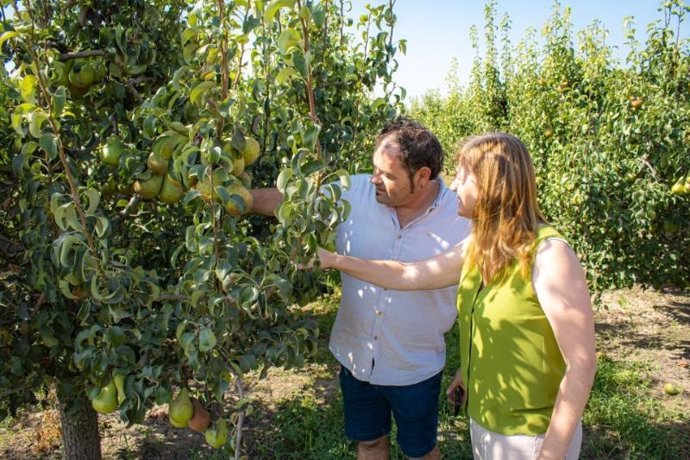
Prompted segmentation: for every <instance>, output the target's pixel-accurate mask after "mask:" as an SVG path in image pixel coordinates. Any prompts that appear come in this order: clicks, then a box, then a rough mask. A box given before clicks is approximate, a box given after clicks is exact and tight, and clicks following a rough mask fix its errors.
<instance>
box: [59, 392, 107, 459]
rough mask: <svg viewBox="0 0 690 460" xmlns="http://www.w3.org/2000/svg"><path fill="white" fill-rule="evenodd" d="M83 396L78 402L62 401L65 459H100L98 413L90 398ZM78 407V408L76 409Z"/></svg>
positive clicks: (63, 454) (63, 451) (61, 415)
mask: <svg viewBox="0 0 690 460" xmlns="http://www.w3.org/2000/svg"><path fill="white" fill-rule="evenodd" d="M75 397H77V398H81V401H79V402H78V403H77V404H74V402H75V401H70V404H69V406H71V407H70V408H69V409H68V408H67V407H68V404H67V401H60V404H59V405H60V421H61V422H62V458H64V459H65V460H100V458H101V436H100V434H99V433H98V414H97V413H96V411H94V410H93V408H92V407H91V403H90V401H89V400H88V398H86V397H84V396H75ZM75 407H76V409H75Z"/></svg>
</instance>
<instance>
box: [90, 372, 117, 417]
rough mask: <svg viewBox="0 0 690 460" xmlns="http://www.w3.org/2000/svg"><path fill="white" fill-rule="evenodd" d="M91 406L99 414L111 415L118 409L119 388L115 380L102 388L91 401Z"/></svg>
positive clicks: (111, 380)
mask: <svg viewBox="0 0 690 460" xmlns="http://www.w3.org/2000/svg"><path fill="white" fill-rule="evenodd" d="M91 405H92V406H93V408H94V410H95V411H96V412H98V413H99V414H109V413H110V412H112V411H114V410H115V409H117V387H116V386H115V382H114V381H113V379H110V381H108V384H107V385H106V386H104V387H103V388H101V390H100V391H99V392H98V394H97V395H96V397H94V398H93V399H92V400H91Z"/></svg>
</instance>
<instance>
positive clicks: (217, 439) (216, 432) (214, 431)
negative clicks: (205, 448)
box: [204, 418, 228, 449]
mask: <svg viewBox="0 0 690 460" xmlns="http://www.w3.org/2000/svg"><path fill="white" fill-rule="evenodd" d="M204 438H206V442H207V443H208V445H209V446H211V447H213V448H214V449H220V448H221V447H223V445H224V444H225V442H226V441H227V440H228V423H227V422H226V421H225V419H222V418H221V419H218V420H216V423H214V425H213V427H211V428H207V429H206V431H204Z"/></svg>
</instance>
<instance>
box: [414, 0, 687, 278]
mask: <svg viewBox="0 0 690 460" xmlns="http://www.w3.org/2000/svg"><path fill="white" fill-rule="evenodd" d="M661 11H662V12H663V17H664V19H663V21H659V22H657V23H655V24H652V25H650V27H649V28H648V38H647V42H646V45H645V46H644V47H643V48H640V47H639V44H637V43H635V42H634V39H633V38H634V28H633V24H634V23H633V22H632V20H629V21H628V22H627V27H628V29H627V32H628V45H629V46H630V54H629V55H628V57H627V59H626V62H625V64H623V65H621V64H620V63H619V62H617V61H616V60H615V59H614V58H613V57H612V54H613V53H612V50H611V48H610V46H608V45H607V44H606V42H605V36H606V31H605V30H604V29H603V28H602V27H601V25H600V24H598V23H594V24H592V25H591V26H590V27H588V28H587V29H585V30H583V31H580V32H579V33H578V35H577V46H576V45H575V37H574V36H573V31H572V25H571V22H570V10H569V9H568V8H566V9H565V10H563V11H562V10H561V8H560V5H559V4H558V2H554V9H553V16H552V18H551V19H550V21H549V22H548V23H547V24H546V25H545V26H544V27H543V37H542V38H543V44H539V43H538V40H537V39H536V37H535V36H534V33H533V32H529V33H528V34H527V36H526V38H525V39H524V40H523V41H522V42H520V43H519V44H518V45H517V46H514V47H513V46H512V45H511V44H510V43H509V42H508V40H507V38H506V37H507V32H508V24H509V23H508V21H507V20H505V19H504V20H503V21H501V23H500V24H499V25H498V26H497V25H496V22H495V20H494V16H495V2H493V1H490V2H488V4H487V7H486V27H485V49H486V52H485V55H484V56H481V55H480V54H479V52H478V53H477V58H476V60H475V63H474V65H473V68H472V73H471V80H470V82H469V84H468V86H467V87H460V86H459V85H457V83H454V82H452V81H451V85H450V88H449V89H450V92H449V95H448V97H445V98H442V97H440V96H439V95H438V94H434V93H432V94H428V95H426V96H424V97H423V98H422V99H421V100H419V101H416V102H415V103H414V104H413V106H412V110H411V111H412V114H413V115H414V116H416V117H418V118H419V119H421V120H422V121H424V122H425V123H426V124H427V125H428V126H429V127H430V128H431V129H432V130H434V131H435V132H436V133H437V134H438V135H439V137H440V138H441V141H442V143H443V144H444V147H446V148H450V149H451V151H455V149H456V145H457V142H458V140H459V139H462V138H463V137H465V136H467V135H469V134H476V133H480V132H485V131H493V130H502V131H509V132H512V133H514V134H516V135H517V136H519V137H520V138H521V139H522V140H523V141H524V142H525V143H526V145H527V147H528V148H529V149H530V152H531V153H532V156H533V158H534V162H535V166H536V168H537V176H538V178H537V180H538V183H537V185H538V188H539V196H540V200H541V201H540V204H541V206H542V209H543V210H544V212H545V213H546V215H547V217H548V218H549V219H550V220H551V221H552V222H553V223H554V224H555V225H556V227H557V228H559V229H561V230H562V231H563V232H564V234H565V235H566V236H567V237H568V238H569V240H570V241H571V242H572V243H573V245H574V247H575V248H576V250H577V252H578V254H579V255H580V257H581V259H582V261H583V263H584V265H585V267H586V270H587V272H588V277H589V280H590V284H591V287H592V288H593V289H594V290H595V291H601V290H604V289H609V288H613V287H624V286H630V285H632V284H634V283H641V284H642V285H645V286H649V285H651V286H654V287H660V286H663V285H666V284H672V285H676V286H680V287H683V286H687V285H688V280H690V265H689V264H688V263H687V260H688V258H689V257H690V226H689V225H688V222H690V206H689V202H688V199H689V198H690V193H689V192H690V189H688V188H687V187H686V186H685V184H687V183H688V179H687V178H688V174H690V156H689V155H688V151H687V145H688V141H689V140H690V129H688V126H690V123H689V122H690V80H688V75H690V49H689V48H688V41H687V40H681V39H680V38H679V37H677V36H676V35H675V34H676V31H677V29H678V27H680V24H681V23H683V20H684V19H685V15H686V14H687V11H688V7H687V6H684V5H683V2H680V1H673V2H664V3H663V5H662V8H661ZM499 33H500V34H502V36H503V37H504V38H503V39H502V40H501V42H502V47H503V48H502V52H501V53H500V56H499V52H498V47H497V44H496V37H497V35H499ZM472 41H473V45H474V46H475V49H477V50H478V49H479V47H478V42H479V40H478V37H477V32H476V30H474V31H473V34H472ZM453 161H454V158H453V156H452V155H451V159H450V160H449V163H448V164H447V166H446V167H447V169H449V170H450V169H452V166H451V165H450V163H451V162H453Z"/></svg>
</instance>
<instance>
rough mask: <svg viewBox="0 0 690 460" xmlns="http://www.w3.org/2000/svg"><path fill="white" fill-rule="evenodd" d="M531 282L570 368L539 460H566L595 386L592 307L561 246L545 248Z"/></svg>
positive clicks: (576, 264)
mask: <svg viewBox="0 0 690 460" xmlns="http://www.w3.org/2000/svg"><path fill="white" fill-rule="evenodd" d="M532 281H533V283H534V289H535V291H536V294H537V298H538V299H539V303H540V304H541V306H542V308H543V310H544V313H545V314H546V317H547V319H548V320H549V323H550V324H551V328H552V329H553V332H554V335H555V337H556V341H557V342H558V346H559V348H560V350H561V353H562V354H563V358H564V360H565V364H566V370H565V375H564V376H563V380H562V381H561V385H560V387H559V389H558V395H557V397H556V403H555V405H554V409H553V413H552V415H551V422H550V423H549V428H548V429H547V431H546V435H545V436H544V443H543V445H542V450H541V453H540V455H539V458H540V459H547V458H548V459H551V458H557V459H562V458H564V456H565V453H566V451H567V449H568V446H569V444H570V441H571V439H572V436H573V432H574V431H575V428H576V426H577V423H578V422H579V421H580V418H581V417H582V412H583V411H584V408H585V404H587V399H588V398H589V393H590V390H591V389H592V383H593V382H594V374H595V371H596V355H595V350H594V318H593V314H592V304H591V300H590V296H589V291H588V289H587V282H586V280H585V274H584V271H583V269H582V266H581V265H580V261H579V260H578V258H577V256H576V255H575V253H574V252H573V250H572V249H571V248H570V247H569V246H568V245H567V244H566V243H565V242H563V241H560V240H547V241H545V242H544V243H542V245H541V246H540V247H539V250H538V252H537V256H536V259H535V264H534V272H533V278H532Z"/></svg>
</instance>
